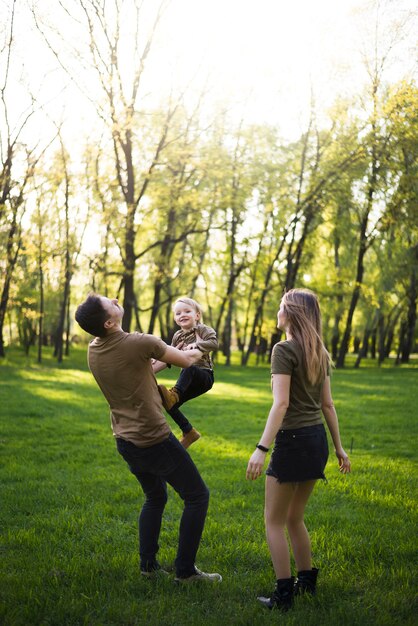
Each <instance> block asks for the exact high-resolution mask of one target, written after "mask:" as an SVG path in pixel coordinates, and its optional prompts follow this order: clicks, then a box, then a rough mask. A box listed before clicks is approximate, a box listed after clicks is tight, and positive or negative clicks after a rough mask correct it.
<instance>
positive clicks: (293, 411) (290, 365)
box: [271, 340, 323, 430]
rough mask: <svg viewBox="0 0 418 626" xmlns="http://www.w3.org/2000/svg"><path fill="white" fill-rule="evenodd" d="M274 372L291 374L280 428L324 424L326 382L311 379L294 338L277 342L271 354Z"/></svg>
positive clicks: (286, 428)
mask: <svg viewBox="0 0 418 626" xmlns="http://www.w3.org/2000/svg"><path fill="white" fill-rule="evenodd" d="M271 373H272V374H287V375H288V376H291V380H290V392H289V406H288V408H287V411H286V414H285V416H284V419H283V423H282V426H281V427H280V428H282V429H283V430H288V429H293V428H302V427H304V426H313V425H315V424H321V423H322V417H321V392H322V386H323V382H321V383H318V384H315V385H312V384H311V383H310V382H309V380H308V377H307V375H306V368H305V364H304V362H303V354H302V350H301V348H300V347H299V346H298V344H297V343H295V342H294V341H292V340H290V341H280V342H279V343H276V345H275V346H274V348H273V351H272V355H271Z"/></svg>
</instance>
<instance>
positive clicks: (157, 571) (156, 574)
mask: <svg viewBox="0 0 418 626" xmlns="http://www.w3.org/2000/svg"><path fill="white" fill-rule="evenodd" d="M169 575H170V574H169V573H168V572H166V571H165V569H163V568H162V567H161V566H160V565H156V566H155V567H152V568H151V569H149V570H143V569H141V576H145V578H165V577H166V576H169Z"/></svg>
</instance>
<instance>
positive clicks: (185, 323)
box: [153, 298, 218, 448]
mask: <svg viewBox="0 0 418 626" xmlns="http://www.w3.org/2000/svg"><path fill="white" fill-rule="evenodd" d="M173 312H174V321H175V322H176V324H177V325H178V326H180V330H178V331H177V332H176V333H175V334H174V336H173V339H172V342H171V345H172V346H174V347H175V348H179V349H181V350H191V349H193V348H197V349H198V350H200V351H201V352H202V358H201V359H200V360H199V361H198V362H197V363H195V364H194V365H192V366H191V367H187V368H185V369H182V370H181V374H180V376H179V378H178V380H177V382H176V384H175V385H174V387H172V388H171V389H167V388H166V387H164V385H158V389H159V392H160V395H161V399H162V401H163V406H164V408H165V410H166V411H167V413H168V414H169V415H170V416H171V417H172V418H173V420H174V421H175V422H176V424H177V425H178V426H179V427H180V428H181V430H182V433H183V436H182V438H181V439H180V443H181V444H182V445H183V447H184V448H188V447H189V446H190V445H191V444H192V443H194V442H195V441H197V440H198V439H199V438H200V433H198V432H197V430H196V429H195V428H193V426H192V425H191V423H190V422H189V420H188V419H187V417H186V416H185V415H184V414H183V413H182V412H181V411H180V410H179V407H180V406H181V405H182V404H184V403H185V402H187V401H188V400H191V399H192V398H197V397H198V396H201V395H202V394H203V393H206V392H207V391H209V389H211V388H212V386H213V362H212V359H211V357H210V352H211V351H212V350H217V348H218V340H217V338H216V332H215V331H214V330H213V328H210V327H209V326H205V325H204V324H203V323H202V309H201V307H200V305H199V304H198V303H197V302H196V300H193V299H192V298H179V299H178V300H176V302H175V303H174V306H173ZM166 366H167V365H166V363H162V362H161V361H155V362H154V363H153V369H154V373H157V372H160V371H161V370H162V369H164V368H165V367H166Z"/></svg>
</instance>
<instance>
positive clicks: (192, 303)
mask: <svg viewBox="0 0 418 626" xmlns="http://www.w3.org/2000/svg"><path fill="white" fill-rule="evenodd" d="M178 302H183V304H188V305H189V306H191V307H193V308H194V310H195V311H196V312H197V313H199V315H200V318H199V321H201V322H202V321H203V310H202V307H201V306H200V304H199V303H198V302H196V300H193V298H186V297H184V298H183V297H182V298H177V300H176V301H175V303H174V304H173V311H174V307H175V306H176V304H177V303H178Z"/></svg>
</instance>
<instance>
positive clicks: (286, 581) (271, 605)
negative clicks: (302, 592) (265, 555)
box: [257, 576, 295, 611]
mask: <svg viewBox="0 0 418 626" xmlns="http://www.w3.org/2000/svg"><path fill="white" fill-rule="evenodd" d="M294 587H295V577H294V576H291V577H290V578H280V579H279V580H278V581H277V583H276V588H275V590H274V591H273V593H272V595H271V597H270V598H263V597H259V598H257V600H259V601H260V602H261V604H262V605H263V606H265V607H266V608H268V609H279V610H280V611H288V610H289V609H290V608H291V607H292V604H293V593H294Z"/></svg>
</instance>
